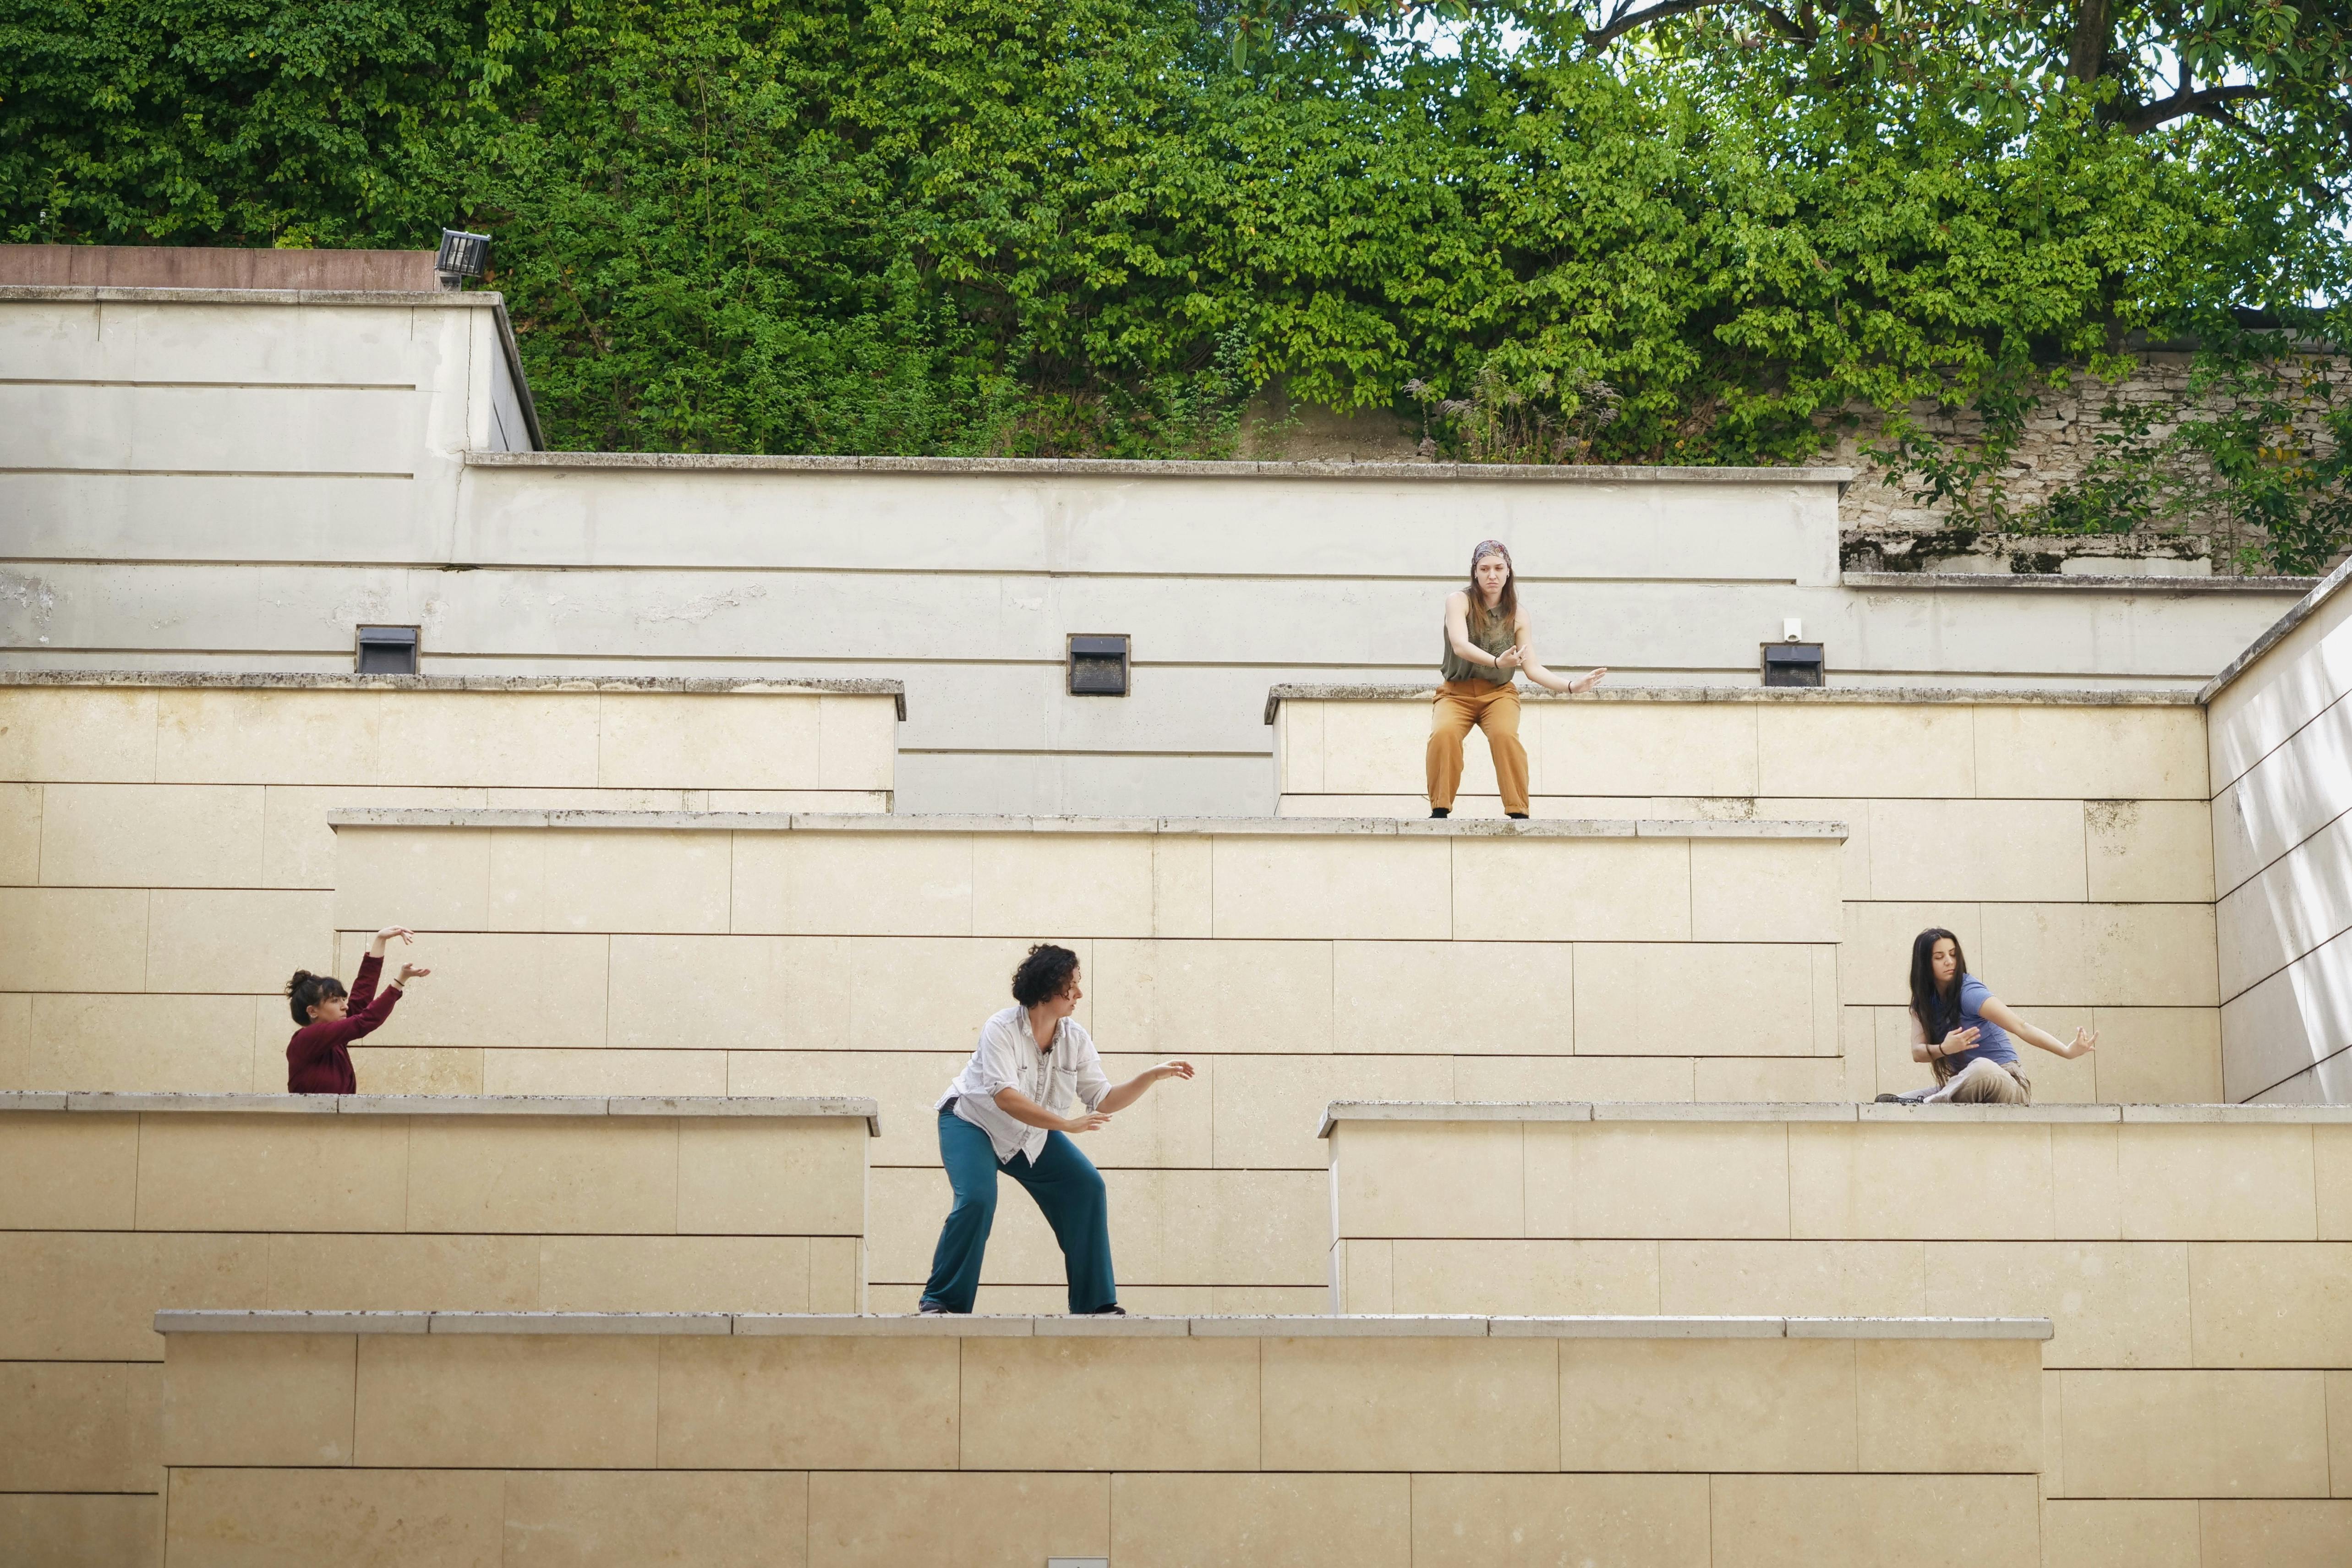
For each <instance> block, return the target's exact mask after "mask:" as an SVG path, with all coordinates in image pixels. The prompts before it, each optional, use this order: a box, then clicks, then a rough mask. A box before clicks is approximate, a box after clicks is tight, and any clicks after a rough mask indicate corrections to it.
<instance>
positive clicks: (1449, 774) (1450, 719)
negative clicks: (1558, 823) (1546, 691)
mask: <svg viewBox="0 0 2352 1568" xmlns="http://www.w3.org/2000/svg"><path fill="white" fill-rule="evenodd" d="M1474 724H1475V725H1476V726H1477V727H1479V728H1480V729H1483V730H1485V731H1486V748H1487V749H1488V750H1489V751H1491V752H1493V753H1494V754H1495V779H1496V782H1497V783H1498V784H1500V785H1501V786H1502V790H1503V810H1506V811H1518V812H1522V813H1524V812H1525V811H1526V810H1527V809H1528V748H1527V747H1524V746H1521V745H1520V744H1519V688H1518V687H1517V686H1516V685H1513V684H1512V683H1510V682H1508V681H1447V682H1446V683H1445V684H1444V685H1441V686H1439V687H1438V688H1437V701H1436V702H1435V703H1434V704H1433V706H1432V707H1431V711H1430V717H1429V803H1430V804H1431V805H1432V806H1441V807H1444V808H1445V809H1446V810H1452V809H1453V806H1454V791H1455V790H1457V789H1461V788H1462V739H1463V737H1465V736H1466V735H1468V734H1469V733H1470V727H1471V726H1472V725H1474Z"/></svg>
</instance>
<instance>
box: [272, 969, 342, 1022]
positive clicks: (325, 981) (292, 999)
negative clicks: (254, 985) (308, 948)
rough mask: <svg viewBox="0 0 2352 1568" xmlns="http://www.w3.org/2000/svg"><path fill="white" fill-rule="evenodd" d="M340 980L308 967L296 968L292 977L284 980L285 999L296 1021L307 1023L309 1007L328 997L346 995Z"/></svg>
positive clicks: (308, 1020)
mask: <svg viewBox="0 0 2352 1568" xmlns="http://www.w3.org/2000/svg"><path fill="white" fill-rule="evenodd" d="M349 995H351V993H350V992H349V991H346V990H345V989H343V983H342V981H341V980H339V979H337V978H335V977H334V976H332V975H314V974H312V973H310V970H308V969H297V970H295V971H294V977H293V978H292V979H290V980H289V981H287V982H286V1000H287V1004H288V1005H289V1007H290V1008H291V1009H292V1010H293V1013H294V1021H295V1022H296V1023H309V1022H310V1009H312V1008H314V1007H316V1006H318V1005H319V1004H320V1002H322V1001H325V1000H326V999H327V998H329V997H347V996H349Z"/></svg>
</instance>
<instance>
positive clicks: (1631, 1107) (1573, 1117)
mask: <svg viewBox="0 0 2352 1568" xmlns="http://www.w3.org/2000/svg"><path fill="white" fill-rule="evenodd" d="M1341 1122H1783V1123H1785V1122H1908V1123H1919V1124H1930V1125H1967V1124H1975V1123H1980V1122H1995V1123H2001V1124H2009V1125H2015V1124H2019V1123H2042V1124H2054V1123H2074V1124H2080V1123H2086V1122H2095V1123H2105V1124H2121V1123H2134V1124H2174V1125H2178V1124H2198V1123H2206V1124H2210V1123H2228V1124H2234V1125H2240V1126H2268V1127H2294V1126H2314V1125H2329V1124H2346V1123H2352V1105H2230V1104H2215V1105H2119V1104H2101V1103H2084V1104H2053V1105H1912V1104H1876V1103H1871V1104H1858V1103H1853V1102H1849V1101H1843V1100H1780V1101H1764V1102H1748V1101H1733V1100H1720V1101H1706V1100H1701V1101H1689V1100H1597V1101H1596V1100H1334V1101H1332V1102H1331V1103H1329V1104H1328V1105H1327V1106H1325V1107H1324V1111H1323V1120H1322V1124H1321V1125H1320V1126H1319V1127H1318V1129H1317V1132H1316V1136H1318V1137H1320V1138H1328V1137H1329V1136H1330V1135H1331V1134H1332V1133H1333V1132H1334V1131H1335V1130H1336V1129H1337V1127H1338V1125H1339V1123H1341Z"/></svg>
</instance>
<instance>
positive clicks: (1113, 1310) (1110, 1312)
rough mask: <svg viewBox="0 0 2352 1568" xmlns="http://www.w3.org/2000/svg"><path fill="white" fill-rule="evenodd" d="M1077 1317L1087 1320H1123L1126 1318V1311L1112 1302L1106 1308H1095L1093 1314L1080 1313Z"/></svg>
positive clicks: (1115, 1302)
mask: <svg viewBox="0 0 2352 1568" xmlns="http://www.w3.org/2000/svg"><path fill="white" fill-rule="evenodd" d="M1078 1315H1079V1316H1081V1317H1087V1318H1123V1317H1125V1316H1127V1309H1126V1308H1125V1307H1122V1306H1120V1305H1119V1304H1118V1302H1117V1301H1113V1302H1112V1303H1111V1304H1110V1305H1108V1306H1107V1307H1097V1308H1096V1309H1095V1310H1094V1311H1093V1312H1081V1313H1079V1314H1078Z"/></svg>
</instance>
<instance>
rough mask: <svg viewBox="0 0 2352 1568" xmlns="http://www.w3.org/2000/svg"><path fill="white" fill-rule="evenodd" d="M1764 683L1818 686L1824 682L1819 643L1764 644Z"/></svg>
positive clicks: (1769, 684) (1771, 684)
mask: <svg viewBox="0 0 2352 1568" xmlns="http://www.w3.org/2000/svg"><path fill="white" fill-rule="evenodd" d="M1764 684H1765V685H1768V686H1818V685H1821V684H1822V645H1821V644H1820V643H1765V644H1764Z"/></svg>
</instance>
